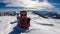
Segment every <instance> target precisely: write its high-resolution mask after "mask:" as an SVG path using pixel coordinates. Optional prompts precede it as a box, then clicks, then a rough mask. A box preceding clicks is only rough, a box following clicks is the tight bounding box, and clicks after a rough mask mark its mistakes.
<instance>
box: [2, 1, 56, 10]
mask: <svg viewBox="0 0 60 34" xmlns="http://www.w3.org/2000/svg"><path fill="white" fill-rule="evenodd" d="M3 2H5V3H8V4H7V5H6V7H24V8H26V9H39V10H45V9H52V8H55V6H54V5H52V4H50V3H49V2H47V0H43V2H38V0H34V1H32V0H3Z"/></svg>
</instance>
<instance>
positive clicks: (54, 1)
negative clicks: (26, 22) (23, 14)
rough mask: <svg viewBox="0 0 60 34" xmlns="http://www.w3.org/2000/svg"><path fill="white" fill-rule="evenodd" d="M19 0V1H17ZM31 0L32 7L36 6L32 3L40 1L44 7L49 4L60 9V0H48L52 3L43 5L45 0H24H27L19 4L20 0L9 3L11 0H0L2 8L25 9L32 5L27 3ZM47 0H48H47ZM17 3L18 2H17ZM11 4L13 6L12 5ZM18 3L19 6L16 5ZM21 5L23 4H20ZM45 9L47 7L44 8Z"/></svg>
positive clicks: (0, 7)
mask: <svg viewBox="0 0 60 34" xmlns="http://www.w3.org/2000/svg"><path fill="white" fill-rule="evenodd" d="M16 1H17V2H16ZM23 1H24V0H21V2H22V3H23ZM29 1H30V2H31V3H30V5H31V6H32V7H34V6H35V4H34V5H33V4H32V3H37V4H39V3H40V5H42V7H45V6H48V5H49V7H50V6H53V7H54V9H58V10H60V0H47V2H48V3H50V4H48V3H47V4H46V5H45V6H44V5H43V4H44V3H43V1H44V0H38V2H32V1H37V0H32V1H31V0H28V1H27V0H25V1H24V2H25V4H19V3H18V2H19V0H14V1H11V2H10V3H11V4H9V0H8V1H7V0H6V1H4V0H3V1H2V0H0V10H1V9H23V7H26V6H28V7H31V6H30V5H29V4H27V3H26V2H29ZM45 1H46V0H45ZM15 3H16V4H15ZM10 5H11V6H10ZM16 5H17V6H16ZM20 5H21V6H20ZM44 9H45V8H44ZM50 9H52V7H51V8H50Z"/></svg>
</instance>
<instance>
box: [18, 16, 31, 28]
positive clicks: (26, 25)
mask: <svg viewBox="0 0 60 34" xmlns="http://www.w3.org/2000/svg"><path fill="white" fill-rule="evenodd" d="M19 24H20V27H21V28H29V26H30V18H28V17H26V18H25V19H22V17H21V16H20V17H19Z"/></svg>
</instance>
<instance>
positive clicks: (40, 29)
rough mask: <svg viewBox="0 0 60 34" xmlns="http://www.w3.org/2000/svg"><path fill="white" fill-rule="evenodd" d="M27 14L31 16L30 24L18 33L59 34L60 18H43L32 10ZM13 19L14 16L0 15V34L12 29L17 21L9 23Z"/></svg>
mask: <svg viewBox="0 0 60 34" xmlns="http://www.w3.org/2000/svg"><path fill="white" fill-rule="evenodd" d="M27 16H28V17H30V18H31V21H30V23H31V26H30V28H29V30H27V31H26V32H24V33H20V34H60V27H59V26H60V21H59V20H60V19H45V18H42V17H40V16H38V15H36V14H33V13H32V12H28V15H27ZM14 21H16V16H1V17H0V34H8V33H10V32H11V31H13V28H14V27H15V26H16V25H17V23H15V24H10V23H11V22H14Z"/></svg>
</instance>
